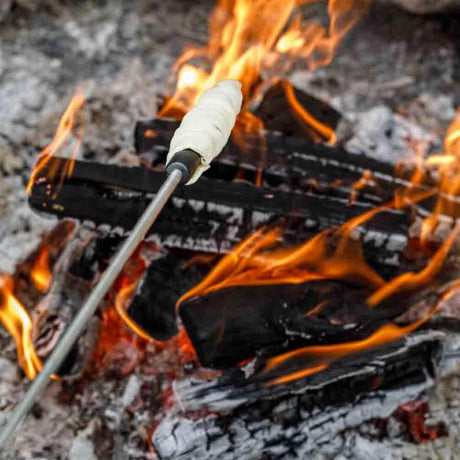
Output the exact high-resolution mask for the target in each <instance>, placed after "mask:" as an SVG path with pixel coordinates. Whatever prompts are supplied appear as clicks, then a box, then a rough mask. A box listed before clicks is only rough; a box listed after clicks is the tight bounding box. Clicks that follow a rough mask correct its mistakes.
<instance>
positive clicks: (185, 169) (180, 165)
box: [166, 149, 201, 184]
mask: <svg viewBox="0 0 460 460" xmlns="http://www.w3.org/2000/svg"><path fill="white" fill-rule="evenodd" d="M200 163H201V157H200V155H198V153H196V152H194V151H193V150H190V149H187V150H182V151H180V152H177V153H175V154H174V156H173V157H172V159H171V161H170V162H169V164H168V166H167V167H166V174H167V175H168V176H169V175H170V174H171V173H172V172H173V171H174V170H176V169H178V170H179V171H180V172H181V173H182V180H181V184H186V183H187V182H188V181H189V180H190V178H191V177H192V176H193V174H195V171H196V170H197V168H198V166H200Z"/></svg>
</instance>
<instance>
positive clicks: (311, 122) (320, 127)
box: [282, 81, 336, 144]
mask: <svg viewBox="0 0 460 460" xmlns="http://www.w3.org/2000/svg"><path fill="white" fill-rule="evenodd" d="M282 86H283V89H284V92H285V94H286V97H287V100H288V102H289V108H290V109H291V113H292V114H293V115H294V117H295V118H296V119H297V121H299V123H300V124H301V125H303V126H304V129H305V130H308V128H309V127H310V128H313V130H314V131H315V132H317V133H318V134H316V140H317V141H321V140H323V139H326V140H327V141H328V143H329V144H335V141H336V135H335V132H334V130H333V129H332V128H330V127H329V126H327V125H325V124H323V123H321V122H320V121H318V120H316V118H314V117H313V116H312V115H310V114H309V113H308V111H307V110H306V109H305V107H303V106H302V104H301V103H300V102H299V101H298V100H297V98H296V97H295V93H294V88H293V87H292V85H291V84H290V83H289V82H287V81H283V82H282Z"/></svg>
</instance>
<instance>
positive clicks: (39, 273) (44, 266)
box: [30, 246, 52, 292]
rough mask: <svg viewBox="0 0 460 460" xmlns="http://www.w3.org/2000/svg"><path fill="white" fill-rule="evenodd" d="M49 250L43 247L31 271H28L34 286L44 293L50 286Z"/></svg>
mask: <svg viewBox="0 0 460 460" xmlns="http://www.w3.org/2000/svg"><path fill="white" fill-rule="evenodd" d="M49 256H50V253H49V248H48V247H47V246H43V247H42V248H41V250H40V252H39V254H38V257H37V258H36V260H35V262H34V265H33V267H32V270H31V271H30V276H31V278H32V280H33V282H34V283H35V286H37V288H38V289H39V290H40V291H42V292H43V291H46V290H47V289H48V288H49V286H50V284H51V279H52V275H51V270H50V266H49Z"/></svg>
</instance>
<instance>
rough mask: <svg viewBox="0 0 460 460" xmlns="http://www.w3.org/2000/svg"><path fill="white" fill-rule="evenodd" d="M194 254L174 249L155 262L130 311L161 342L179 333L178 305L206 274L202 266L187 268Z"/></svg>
mask: <svg viewBox="0 0 460 460" xmlns="http://www.w3.org/2000/svg"><path fill="white" fill-rule="evenodd" d="M191 256H192V254H190V252H188V251H177V250H171V251H169V252H168V253H167V255H165V257H162V258H160V259H156V260H154V261H153V262H152V263H151V264H150V266H149V267H148V268H147V271H146V273H145V275H144V277H143V278H142V281H141V282H140V283H139V285H138V287H137V289H136V292H135V293H134V297H133V300H132V301H131V304H130V306H129V308H128V311H127V313H128V315H129V317H130V318H131V319H132V320H133V321H135V322H136V323H137V324H138V325H140V326H141V327H142V328H143V329H144V330H145V331H146V332H148V333H149V334H150V335H151V336H152V337H153V338H155V339H157V340H166V339H169V338H170V337H172V336H173V335H175V334H177V332H178V328H177V316H176V302H177V301H178V300H179V298H180V297H181V296H182V295H183V294H184V292H187V291H188V290H189V289H191V288H192V287H193V286H194V285H196V284H197V283H198V282H199V281H200V280H201V279H202V278H203V277H204V276H205V274H206V269H207V267H203V266H202V265H200V264H193V265H191V266H187V265H186V262H187V261H188V260H190V257H191Z"/></svg>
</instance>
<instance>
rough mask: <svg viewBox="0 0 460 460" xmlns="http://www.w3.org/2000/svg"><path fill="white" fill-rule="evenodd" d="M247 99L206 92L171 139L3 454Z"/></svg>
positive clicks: (9, 427)
mask: <svg viewBox="0 0 460 460" xmlns="http://www.w3.org/2000/svg"><path fill="white" fill-rule="evenodd" d="M242 100H243V95H242V93H241V83H239V82H237V81H234V80H224V81H221V82H220V83H218V84H217V85H216V86H215V87H213V88H211V89H209V90H208V91H206V92H205V93H203V95H202V96H201V98H200V99H199V101H198V102H197V104H196V106H195V107H194V108H193V109H192V110H191V111H190V112H189V113H188V114H187V115H185V117H184V119H183V121H182V123H181V125H180V127H179V128H178V129H177V131H176V132H175V134H174V136H173V138H172V140H171V146H170V151H169V153H168V157H167V167H166V174H167V175H168V177H167V179H166V180H165V182H164V183H163V185H162V186H161V187H160V189H159V190H158V192H157V194H156V196H155V198H154V199H153V200H152V202H151V203H150V204H149V206H148V207H147V209H146V210H145V211H144V214H142V216H141V218H140V219H139V221H138V222H137V224H136V226H135V227H134V228H133V230H132V232H131V234H130V236H129V237H128V238H127V239H126V241H125V242H124V243H123V245H122V247H121V249H120V250H119V252H118V253H117V254H116V255H115V257H114V258H113V260H112V261H111V262H110V265H109V266H108V268H107V270H106V271H105V272H104V274H103V275H102V277H101V279H100V280H99V282H98V283H97V284H96V287H95V288H94V289H93V291H92V292H91V294H90V295H89V297H88V298H87V300H86V301H85V303H84V305H83V307H82V308H81V310H80V311H79V312H78V314H77V315H76V316H75V318H74V320H73V322H72V323H71V324H70V326H69V327H68V329H67V330H66V331H65V333H64V335H63V336H62V338H61V340H60V341H59V343H58V344H57V345H56V348H55V349H54V350H53V352H52V353H51V355H50V356H49V357H48V359H47V360H46V363H45V365H44V366H43V369H42V370H41V372H40V373H39V374H38V375H37V377H36V378H35V380H34V381H33V382H32V384H31V385H30V387H29V389H28V390H27V393H26V394H25V396H24V398H23V399H22V401H21V402H20V403H18V404H17V405H16V407H15V408H14V410H13V412H12V414H11V416H10V417H9V418H8V420H7V424H6V426H5V427H4V428H3V430H2V431H1V433H0V450H2V449H4V448H5V447H6V445H7V443H8V441H10V440H11V439H12V438H13V435H14V433H15V432H16V430H17V428H18V426H19V425H20V424H21V422H22V421H23V420H24V418H25V416H26V415H27V413H28V412H29V410H30V409H31V407H32V406H33V404H34V402H35V400H36V399H37V398H38V396H40V394H41V393H42V392H43V390H44V389H45V387H46V385H47V384H48V381H49V379H50V377H51V376H52V375H53V374H55V373H56V371H57V370H58V369H59V368H60V366H61V364H62V363H63V361H64V359H65V358H66V356H67V354H68V353H69V351H70V350H71V348H72V346H73V345H74V344H75V342H76V340H77V339H78V337H79V336H80V334H81V332H82V331H83V329H84V328H85V326H86V325H87V323H88V320H89V319H90V318H91V317H92V316H93V315H94V313H95V311H96V309H97V307H98V305H99V303H100V302H101V300H102V299H103V298H104V296H105V295H106V294H107V292H108V290H109V289H110V287H111V286H112V284H113V283H114V281H115V279H116V278H117V276H118V275H119V274H120V272H121V270H122V269H123V267H124V265H125V264H126V262H127V261H128V260H129V258H130V257H131V255H132V253H133V252H134V250H135V249H136V247H137V246H138V244H139V243H140V242H141V241H142V240H143V238H144V237H145V235H146V233H147V231H148V230H149V228H150V227H151V226H152V224H153V223H154V222H155V220H156V218H157V217H158V215H159V214H160V212H161V210H162V209H163V207H164V205H165V204H166V202H167V201H168V200H169V198H170V197H171V195H172V194H173V192H174V190H175V189H176V187H177V186H178V185H179V183H180V182H182V183H183V184H186V183H193V182H195V181H196V180H197V178H198V177H200V176H201V174H202V173H203V171H204V170H206V169H207V168H208V167H209V163H210V162H211V161H212V159H213V158H215V157H216V156H217V155H218V154H219V153H220V152H221V150H222V148H223V146H224V145H225V144H226V142H227V141H228V138H229V136H230V132H231V130H232V128H233V126H234V124H235V119H236V115H237V114H238V112H239V111H240V109H241V104H242ZM197 152H201V153H197Z"/></svg>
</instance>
